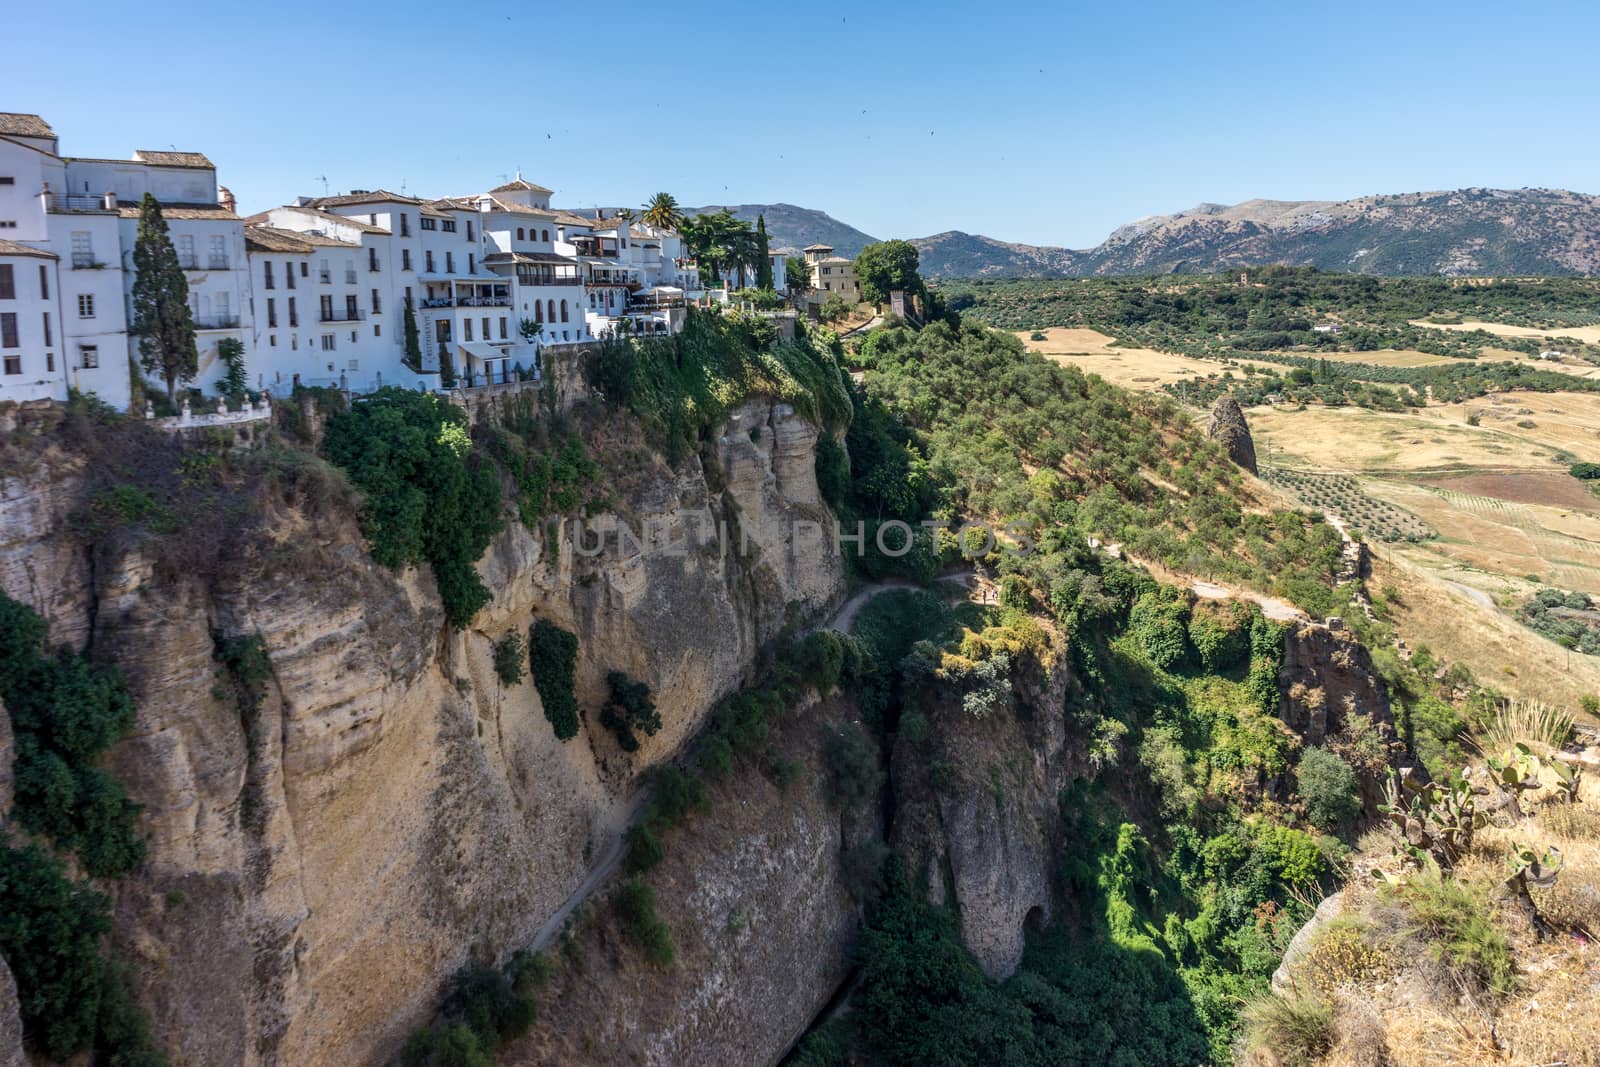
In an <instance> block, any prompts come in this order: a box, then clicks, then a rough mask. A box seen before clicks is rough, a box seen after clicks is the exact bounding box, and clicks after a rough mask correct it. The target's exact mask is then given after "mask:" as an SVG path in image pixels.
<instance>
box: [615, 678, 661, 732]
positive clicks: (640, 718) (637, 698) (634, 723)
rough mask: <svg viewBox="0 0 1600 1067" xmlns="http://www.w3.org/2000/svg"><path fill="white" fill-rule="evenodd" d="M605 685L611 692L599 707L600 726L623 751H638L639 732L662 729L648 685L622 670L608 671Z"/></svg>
mask: <svg viewBox="0 0 1600 1067" xmlns="http://www.w3.org/2000/svg"><path fill="white" fill-rule="evenodd" d="M606 687H607V688H608V689H609V690H610V694H611V695H610V698H609V699H608V700H607V701H606V706H605V707H604V708H601V709H600V725H602V726H604V727H605V728H606V729H608V730H610V731H611V732H612V733H613V734H615V735H616V738H617V744H618V745H620V746H621V747H622V751H624V752H637V751H639V737H638V734H644V735H645V736H646V737H650V736H653V735H654V734H655V732H656V731H657V730H659V729H661V713H660V712H658V711H657V710H656V705H655V701H653V700H651V699H650V687H649V686H647V685H645V684H644V683H643V682H636V681H634V680H633V679H632V678H629V677H628V676H627V675H626V674H625V673H623V672H622V671H611V672H610V673H608V674H607V675H606ZM635 731H637V733H636V732H635Z"/></svg>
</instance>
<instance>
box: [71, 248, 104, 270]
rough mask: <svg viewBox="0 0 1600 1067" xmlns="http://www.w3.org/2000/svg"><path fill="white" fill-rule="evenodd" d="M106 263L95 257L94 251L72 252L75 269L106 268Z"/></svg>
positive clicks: (73, 267)
mask: <svg viewBox="0 0 1600 1067" xmlns="http://www.w3.org/2000/svg"><path fill="white" fill-rule="evenodd" d="M105 266H106V265H105V264H104V263H102V262H100V261H99V260H98V259H95V258H94V253H92V252H74V253H72V269H73V270H104V269H105Z"/></svg>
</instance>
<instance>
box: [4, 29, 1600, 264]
mask: <svg viewBox="0 0 1600 1067" xmlns="http://www.w3.org/2000/svg"><path fill="white" fill-rule="evenodd" d="M740 6H741V5H736V4H728V3H723V4H697V3H670V2H669V3H652V4H648V5H645V4H633V3H601V4H563V5H556V4H548V3H525V4H516V5H512V4H506V3H500V2H488V3H466V4H440V3H437V2H435V3H426V4H411V3H389V4H375V3H368V2H366V0H353V2H340V3H323V4H320V5H309V4H297V3H281V4H263V5H258V6H257V7H256V9H255V10H254V11H245V10H237V9H236V8H235V5H228V4H215V5H207V6H203V7H200V8H196V7H192V6H185V7H184V8H183V9H182V14H178V15H174V16H171V17H166V16H159V15H136V14H133V13H132V12H131V10H130V9H129V8H128V7H127V5H126V4H117V5H114V6H113V5H108V4H102V3H100V2H98V0H88V2H84V0H78V2H74V3H71V4H38V3H22V2H20V0H12V2H11V3H9V4H7V5H6V6H5V8H4V9H3V13H0V26H3V28H4V31H5V34H4V35H5V37H6V38H7V40H6V42H5V45H4V53H5V56H4V61H3V63H0V110H7V111H35V112H39V113H41V114H43V115H44V116H45V117H46V118H48V119H49V120H50V121H51V123H52V124H53V125H54V126H55V128H56V130H57V131H58V133H60V135H61V138H62V151H63V152H64V153H66V154H69V155H71V154H76V155H103V156H123V155H126V154H127V153H128V152H129V151H131V150H132V149H134V148H164V147H166V146H168V145H176V146H177V147H178V148H180V149H198V150H201V151H204V152H205V153H206V154H207V155H209V156H210V157H211V158H212V160H213V161H215V162H216V163H217V165H218V169H219V174H220V177H221V180H222V181H223V183H224V184H226V185H228V186H230V187H231V188H232V189H233V190H234V192H235V193H236V194H237V196H238V198H239V202H240V207H241V209H243V210H247V211H255V210H260V209H262V208H264V207H267V206H269V205H271V204H274V203H281V202H283V201H285V200H288V199H290V198H292V197H293V196H295V195H296V194H316V193H321V192H322V190H323V183H322V181H321V180H320V179H321V178H322V177H324V176H325V177H326V178H327V182H328V187H329V188H330V189H331V190H333V191H336V192H337V191H343V190H347V189H350V188H375V187H378V186H383V187H385V188H392V189H398V188H399V187H400V185H401V183H402V182H404V183H405V185H406V188H407V189H408V190H409V191H410V192H412V193H414V194H419V195H448V194H462V193H466V192H470V191H474V190H478V189H481V188H483V187H485V186H487V185H493V184H498V182H499V181H500V180H501V177H502V176H503V175H508V174H510V173H512V172H514V171H515V170H516V169H517V168H518V167H520V168H521V170H522V172H523V174H524V176H526V177H528V178H531V179H533V180H536V181H539V182H541V183H543V184H545V185H548V186H551V187H552V188H554V189H556V190H557V191H558V192H557V197H556V202H557V203H558V204H562V205H565V206H571V207H582V206H593V205H596V204H603V205H619V204H638V203H640V202H641V201H643V200H644V199H645V198H646V197H648V196H649V195H650V194H651V193H654V192H656V191H658V190H663V189H664V190H667V191H669V192H672V193H673V194H674V195H676V196H677V197H678V199H679V201H680V202H681V203H683V204H686V205H698V204H703V203H708V202H734V203H756V202H773V201H787V202H790V203H796V204H802V205H805V206H807V207H816V208H821V209H823V210H826V211H828V212H829V213H830V214H832V215H834V216H835V217H837V218H839V219H842V220H844V221H846V222H849V223H851V224H852V225H855V226H858V227H860V228H862V229H864V230H866V231H867V232H869V233H872V234H874V235H877V236H880V237H891V236H899V237H913V236H923V235H926V234H930V233H935V232H938V231H941V230H947V229H960V230H966V231H969V232H974V233H985V234H988V235H990V236H994V237H998V238H1001V239H1003V240H1011V241H1026V242H1029V243H1034V244H1065V245H1069V246H1072V247H1086V246H1089V245H1093V244H1096V243H1098V242H1099V241H1100V240H1102V239H1103V238H1104V237H1105V236H1106V234H1107V233H1108V232H1110V230H1111V229H1112V228H1113V227H1115V226H1117V225H1119V224H1121V223H1124V222H1127V221H1131V220H1132V219H1134V218H1137V217H1139V216H1142V215H1148V214H1156V213H1166V212H1171V211H1177V210H1181V209H1183V208H1187V207H1192V206H1193V205H1195V204H1197V203H1200V202H1202V201H1215V202H1224V203H1231V202H1235V201H1239V200H1245V199H1249V198H1252V197H1270V198H1275V199H1343V198H1346V197H1351V196H1359V195H1363V194H1366V193H1375V192H1411V191H1415V190H1419V189H1439V188H1455V187H1458V186H1464V185H1486V186H1503V187H1513V188H1514V187H1520V186H1526V185H1533V186H1553V187H1562V188H1570V189H1576V190H1579V191H1583V192H1600V180H1597V177H1596V175H1597V167H1600V141H1597V139H1596V138H1595V136H1594V134H1595V132H1596V128H1597V119H1600V106H1597V105H1600V85H1597V83H1596V81H1595V77H1594V74H1593V72H1592V69H1591V68H1592V64H1591V63H1590V62H1588V61H1587V60H1586V59H1585V58H1584V55H1583V50H1584V48H1586V47H1587V46H1588V45H1589V44H1590V43H1592V42H1593V41H1594V40H1595V39H1596V31H1600V5H1594V4H1592V3H1590V4H1579V3H1565V2H1554V3H1546V4H1541V5H1537V6H1531V5H1517V4H1504V3H1497V4H1489V3H1481V2H1477V0H1463V2H1459V3H1453V4H1448V5H1447V4H1442V3H1429V4H1420V3H1406V2H1403V0H1390V2H1388V3H1365V2H1353V3H1352V2H1342V3H1339V4H1320V5H1315V6H1313V5H1306V4H1300V3H1296V2H1295V0H1279V2H1277V3H1271V4H1225V3H1224V4H1196V3H1192V2H1190V3H1182V4H1137V3H1121V4H1104V3H1097V4H1093V5H1067V4H1033V3H1014V4H998V3H985V4H976V3H946V2H939V0H931V2H927V3H920V4H916V5H904V6H901V5H894V6H890V5H871V6H870V7H871V9H870V10H868V9H864V7H863V5H857V4H824V5H818V6H812V7H807V6H804V5H797V4H764V5H761V6H760V7H759V9H756V10H752V11H751V12H750V13H745V12H742V11H739V10H738V8H739V7H740ZM752 6H753V5H752ZM630 28H637V31H635V30H633V29H630Z"/></svg>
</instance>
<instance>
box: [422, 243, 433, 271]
mask: <svg viewBox="0 0 1600 1067" xmlns="http://www.w3.org/2000/svg"><path fill="white" fill-rule="evenodd" d="M422 259H423V263H422V266H423V269H424V270H426V271H427V272H428V273H429V274H432V273H433V249H431V248H430V249H428V250H427V251H425V252H423V253H422Z"/></svg>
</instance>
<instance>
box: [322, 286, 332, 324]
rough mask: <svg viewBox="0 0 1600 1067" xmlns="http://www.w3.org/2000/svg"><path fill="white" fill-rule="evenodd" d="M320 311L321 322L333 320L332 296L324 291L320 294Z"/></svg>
mask: <svg viewBox="0 0 1600 1067" xmlns="http://www.w3.org/2000/svg"><path fill="white" fill-rule="evenodd" d="M321 311H322V321H323V322H332V321H333V297H331V296H329V295H328V294H326V293H324V294H323V295H322V307H321Z"/></svg>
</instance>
